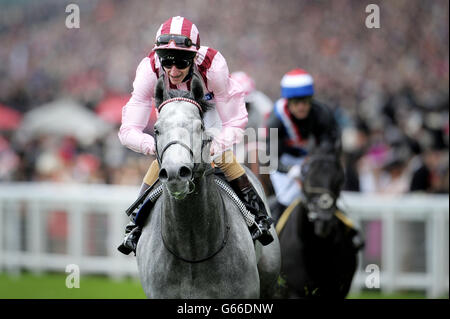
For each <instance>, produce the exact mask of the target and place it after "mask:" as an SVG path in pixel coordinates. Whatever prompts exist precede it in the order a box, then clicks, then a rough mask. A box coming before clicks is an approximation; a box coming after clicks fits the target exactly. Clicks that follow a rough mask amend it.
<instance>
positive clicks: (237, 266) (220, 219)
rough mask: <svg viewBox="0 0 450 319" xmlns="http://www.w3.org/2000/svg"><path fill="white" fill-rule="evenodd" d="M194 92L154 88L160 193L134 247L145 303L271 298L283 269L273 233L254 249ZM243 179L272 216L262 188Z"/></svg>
mask: <svg viewBox="0 0 450 319" xmlns="http://www.w3.org/2000/svg"><path fill="white" fill-rule="evenodd" d="M191 87H192V89H191V91H190V92H188V91H177V90H168V91H166V90H165V89H164V85H163V80H161V79H160V80H159V81H158V83H157V86H156V92H155V95H156V102H157V106H159V105H161V106H159V117H158V121H157V122H156V123H155V136H156V140H157V154H158V158H159V160H160V174H159V175H160V181H161V183H162V185H163V193H162V194H161V196H160V197H159V199H158V200H157V201H156V203H155V205H154V206H153V208H152V211H151V214H150V217H149V218H148V219H147V221H146V223H145V226H144V228H143V230H142V235H141V237H140V240H139V243H138V246H137V251H136V258H137V264H138V269H139V276H140V280H141V284H142V286H143V288H144V291H145V294H146V296H147V297H148V298H171V299H173V298H181V299H185V298H227V299H228V298H270V297H273V296H274V294H275V292H276V287H277V282H278V276H279V271H280V267H281V262H280V246H279V241H278V237H277V235H276V231H275V229H274V227H272V228H271V231H272V235H273V237H274V238H275V240H274V241H273V242H272V243H271V244H269V245H267V246H262V245H261V244H260V243H259V242H256V243H254V242H253V240H252V238H251V235H250V232H249V230H248V227H247V224H246V222H245V220H244V218H243V216H242V214H241V212H240V210H239V208H238V206H237V205H236V204H235V203H234V202H233V201H232V200H231V199H230V197H229V195H227V193H226V192H225V191H224V190H223V189H222V188H219V187H218V186H217V184H216V182H215V179H216V177H215V175H214V174H211V173H210V172H211V163H210V160H209V157H210V156H209V144H208V143H205V142H204V140H205V139H204V136H205V128H204V126H203V120H202V114H203V112H204V111H206V110H205V109H204V108H203V107H202V106H200V105H203V104H202V99H203V89H202V86H201V83H200V81H199V80H198V78H194V79H193V80H192V84H191ZM176 96H179V97H178V98H177V97H176ZM181 96H183V97H181ZM174 97H175V98H174ZM163 101H164V102H163ZM161 102H163V103H162V104H161ZM162 106H163V107H162ZM161 107H162V108H161ZM247 174H248V175H249V179H250V180H251V181H252V182H253V184H254V185H255V186H256V190H257V191H258V193H259V194H260V196H261V198H263V200H264V201H265V203H266V209H267V210H268V211H269V206H268V204H267V201H266V198H265V195H264V191H263V188H262V186H261V184H260V183H259V181H258V180H257V178H256V177H255V176H254V175H253V174H252V173H251V172H250V171H249V170H248V169H247Z"/></svg>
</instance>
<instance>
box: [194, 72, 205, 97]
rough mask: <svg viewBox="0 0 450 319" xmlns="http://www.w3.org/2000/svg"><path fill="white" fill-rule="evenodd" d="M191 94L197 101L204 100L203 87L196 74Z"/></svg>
mask: <svg viewBox="0 0 450 319" xmlns="http://www.w3.org/2000/svg"><path fill="white" fill-rule="evenodd" d="M191 92H192V95H193V96H194V99H195V100H196V101H200V100H202V99H203V96H204V92H203V85H202V82H201V80H200V79H199V77H198V75H196V74H194V75H193V77H192V83H191Z"/></svg>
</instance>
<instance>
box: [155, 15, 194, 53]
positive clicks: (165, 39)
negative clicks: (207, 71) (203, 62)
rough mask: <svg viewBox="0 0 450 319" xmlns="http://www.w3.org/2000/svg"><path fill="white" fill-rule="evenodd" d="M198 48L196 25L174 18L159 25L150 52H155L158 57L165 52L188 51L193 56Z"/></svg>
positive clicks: (186, 20)
mask: <svg viewBox="0 0 450 319" xmlns="http://www.w3.org/2000/svg"><path fill="white" fill-rule="evenodd" d="M199 48H200V35H199V33H198V29H197V27H196V25H195V24H193V23H192V22H191V21H189V20H188V19H186V18H184V17H180V16H176V17H172V18H170V19H168V20H167V21H165V22H164V23H163V24H161V26H160V27H159V29H158V32H157V33H156V39H155V45H154V47H153V49H152V51H156V52H157V53H158V55H159V56H161V55H162V53H163V51H165V50H171V51H172V52H173V50H180V51H189V52H193V53H192V55H193V56H195V53H197V51H198V49H199Z"/></svg>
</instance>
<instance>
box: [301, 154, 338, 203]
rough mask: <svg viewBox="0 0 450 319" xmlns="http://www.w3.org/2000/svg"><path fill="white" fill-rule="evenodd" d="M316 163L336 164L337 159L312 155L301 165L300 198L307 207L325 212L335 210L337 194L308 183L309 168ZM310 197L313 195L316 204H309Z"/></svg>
mask: <svg viewBox="0 0 450 319" xmlns="http://www.w3.org/2000/svg"><path fill="white" fill-rule="evenodd" d="M317 162H329V163H337V159H336V157H335V156H334V155H322V154H321V155H314V156H312V157H311V158H309V159H308V160H307V162H305V163H304V164H303V166H302V172H301V175H302V187H303V191H302V197H303V198H304V200H305V203H306V205H307V206H310V205H317V206H318V208H319V209H320V210H323V211H327V210H331V209H334V208H335V206H336V200H337V198H338V194H337V193H335V192H334V191H333V190H331V189H328V188H323V187H315V186H311V184H310V183H309V181H308V180H309V178H308V177H309V174H310V173H311V168H310V167H311V166H312V165H313V164H316V163H317ZM306 194H308V195H309V196H307V195H306ZM311 195H313V196H314V195H315V196H314V197H316V198H315V201H317V203H315V204H313V203H312V202H311V200H312V197H311Z"/></svg>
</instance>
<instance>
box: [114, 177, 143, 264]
mask: <svg viewBox="0 0 450 319" xmlns="http://www.w3.org/2000/svg"><path fill="white" fill-rule="evenodd" d="M149 187H150V185H148V184H146V183H143V184H142V186H141V189H140V191H139V197H141V196H142V195H143V194H144V193H145V191H146V190H147V189H148V188H149ZM136 214H137V211H136V210H135V211H133V212H131V214H130V216H129V217H130V220H131V221H130V222H129V223H128V224H127V225H126V226H125V238H124V239H123V242H122V244H120V246H119V247H117V250H119V251H120V252H121V253H122V254H125V255H129V254H130V253H131V252H133V253H134V255H135V256H136V247H137V243H138V240H139V237H140V236H141V232H142V227H140V226H136V224H135V223H134V219H135V218H136Z"/></svg>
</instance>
